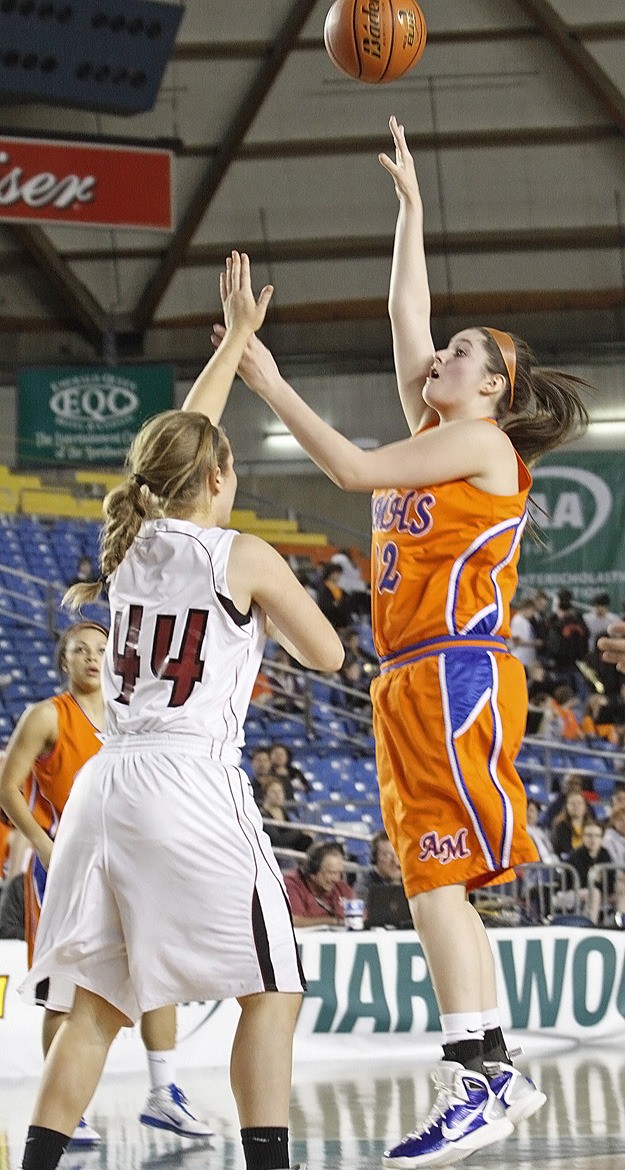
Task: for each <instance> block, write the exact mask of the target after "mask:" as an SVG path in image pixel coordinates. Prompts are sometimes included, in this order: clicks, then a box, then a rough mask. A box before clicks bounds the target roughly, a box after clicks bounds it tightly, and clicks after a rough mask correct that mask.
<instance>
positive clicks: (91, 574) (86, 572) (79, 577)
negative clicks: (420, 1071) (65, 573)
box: [67, 556, 98, 585]
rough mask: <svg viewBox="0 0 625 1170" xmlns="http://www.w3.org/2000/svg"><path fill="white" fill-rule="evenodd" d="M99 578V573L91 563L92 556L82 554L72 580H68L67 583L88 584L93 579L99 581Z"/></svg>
mask: <svg viewBox="0 0 625 1170" xmlns="http://www.w3.org/2000/svg"><path fill="white" fill-rule="evenodd" d="M97 579H98V574H97V573H96V571H95V569H94V567H93V564H92V563H91V557H88V556H82V557H79V558H78V563H77V565H76V574H75V576H74V577H72V579H71V581H68V582H67V584H68V585H79V584H80V585H87V584H89V583H90V582H91V581H97Z"/></svg>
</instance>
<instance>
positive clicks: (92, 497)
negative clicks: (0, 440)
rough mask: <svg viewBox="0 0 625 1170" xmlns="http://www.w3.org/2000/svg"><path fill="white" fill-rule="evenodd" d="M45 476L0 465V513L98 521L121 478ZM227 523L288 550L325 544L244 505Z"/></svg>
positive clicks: (112, 475)
mask: <svg viewBox="0 0 625 1170" xmlns="http://www.w3.org/2000/svg"><path fill="white" fill-rule="evenodd" d="M44 477H45V473H44V472H42V474H41V476H39V475H21V474H19V473H17V472H13V471H10V470H9V468H8V467H5V466H2V465H0V514H1V513H4V514H5V515H15V514H20V515H25V516H34V517H50V518H55V517H64V518H71V519H76V520H95V521H99V520H101V518H102V499H103V497H104V496H105V495H106V493H107V492H108V491H110V490H111V489H112V488H114V487H116V485H117V484H118V483H119V482H120V480H121V478H122V477H121V475H120V473H119V472H113V471H106V470H101V471H98V470H95V471H91V470H89V471H76V472H75V473H74V474H73V475H72V477H71V482H70V483H68V484H67V486H65V487H59V486H54V485H50V484H46V483H44V482H43V480H44ZM230 526H231V527H232V528H237V529H239V530H240V531H241V532H245V533H251V534H253V535H255V536H261V537H262V538H263V540H267V541H268V542H269V543H270V544H275V545H276V546H280V547H281V548H282V546H284V551H288V552H291V551H297V550H298V549H301V548H305V549H306V550H308V549H310V548H315V549H324V548H327V545H328V538H327V536H326V535H325V534H324V533H322V532H300V530H299V526H298V523H297V521H296V520H285V519H280V518H278V519H271V518H270V519H261V518H260V517H259V516H257V514H256V512H254V511H253V510H251V509H247V508H235V509H234V510H233V512H232V517H231V522H230Z"/></svg>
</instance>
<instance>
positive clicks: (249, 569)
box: [227, 535, 345, 671]
mask: <svg viewBox="0 0 625 1170" xmlns="http://www.w3.org/2000/svg"><path fill="white" fill-rule="evenodd" d="M227 578H228V587H229V589H230V592H231V594H232V598H233V601H234V603H235V605H236V607H237V609H239V610H240V611H241V612H242V613H245V612H246V610H247V609H248V608H249V605H250V602H251V601H255V602H256V603H257V605H259V606H260V607H261V609H262V610H264V612H265V613H266V614H267V617H268V618H269V621H270V622H271V623H272V626H271V627H270V628H271V632H272V636H273V637H276V638H277V640H278V641H280V643H281V645H283V646H284V648H285V649H286V650H288V652H289V654H291V655H292V657H293V658H295V659H296V661H297V662H300V663H301V664H302V665H303V666H308V667H310V668H311V669H312V670H328V671H335V670H338V669H339V668H340V666H341V664H342V662H343V658H344V655H345V651H344V649H343V645H342V643H341V640H340V638H339V636H338V634H337V633H336V631H335V630H333V628H332V626H331V625H330V623H329V621H328V620H327V619H326V618H325V617H324V616H323V614H322V613H321V611H320V610H319V609H318V608H317V606H316V605H315V602H314V601H313V600H312V597H310V595H309V594H308V593H307V592H306V590H305V589H304V586H303V585H301V584H300V582H299V581H298V580H297V577H296V576H295V574H294V573H292V572H291V569H290V568H289V566H288V565H287V563H286V561H284V560H283V558H282V557H281V556H280V554H279V553H278V552H276V550H275V548H272V547H271V545H269V544H266V543H265V541H264V540H260V539H259V537H257V536H243V535H239V536H235V538H234V540H233V542H232V548H231V551H230V559H229V561H228V570H227Z"/></svg>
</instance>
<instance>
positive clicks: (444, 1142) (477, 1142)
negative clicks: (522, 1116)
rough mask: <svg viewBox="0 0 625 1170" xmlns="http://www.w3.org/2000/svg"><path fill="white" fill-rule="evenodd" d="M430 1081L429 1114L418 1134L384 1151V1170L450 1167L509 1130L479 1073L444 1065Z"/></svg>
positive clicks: (449, 1063) (510, 1126)
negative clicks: (432, 1098)
mask: <svg viewBox="0 0 625 1170" xmlns="http://www.w3.org/2000/svg"><path fill="white" fill-rule="evenodd" d="M432 1079H433V1081H434V1084H435V1086H436V1088H437V1089H438V1095H437V1097H436V1101H435V1102H434V1106H433V1108H432V1111H431V1113H430V1114H429V1116H428V1117H427V1118H426V1120H425V1121H424V1122H423V1124H422V1125H420V1126H419V1127H418V1129H416V1130H414V1131H413V1132H412V1133H409V1134H407V1135H406V1137H405V1138H403V1139H402V1140H401V1141H400V1142H398V1144H397V1145H396V1146H392V1147H391V1148H390V1149H388V1150H385V1151H384V1157H383V1158H382V1163H383V1165H384V1166H386V1167H388V1170H418V1168H419V1167H420V1166H452V1165H453V1164H454V1163H455V1162H462V1161H463V1159H464V1158H468V1157H469V1155H470V1154H472V1153H474V1151H475V1150H482V1149H484V1147H485V1146H490V1145H491V1144H492V1143H493V1142H498V1141H499V1140H500V1139H501V1138H505V1137H508V1136H509V1135H510V1134H511V1133H512V1131H513V1129H514V1126H513V1124H512V1122H511V1121H510V1118H509V1117H508V1116H507V1114H506V1111H505V1109H504V1107H503V1106H502V1104H501V1102H500V1101H498V1100H497V1098H496V1097H495V1094H494V1093H493V1091H492V1089H491V1087H490V1084H489V1081H488V1077H485V1076H484V1075H483V1074H482V1073H478V1072H472V1071H471V1070H470V1069H466V1068H463V1066H462V1065H461V1064H457V1063H456V1062H455V1061H451V1060H444V1061H442V1063H441V1064H440V1065H439V1068H438V1070H437V1072H436V1073H434V1074H433V1076H432Z"/></svg>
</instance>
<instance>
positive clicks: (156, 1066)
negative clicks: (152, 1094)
mask: <svg viewBox="0 0 625 1170" xmlns="http://www.w3.org/2000/svg"><path fill="white" fill-rule="evenodd" d="M175 1054H176V1050H175V1048H172V1049H171V1050H170V1051H168V1052H150V1050H149V1049H148V1048H146V1050H145V1055H146V1056H147V1058H148V1072H149V1074H150V1088H151V1089H152V1090H154V1089H166V1088H167V1086H168V1085H175V1083H176V1066H175V1061H174V1056H175Z"/></svg>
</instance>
